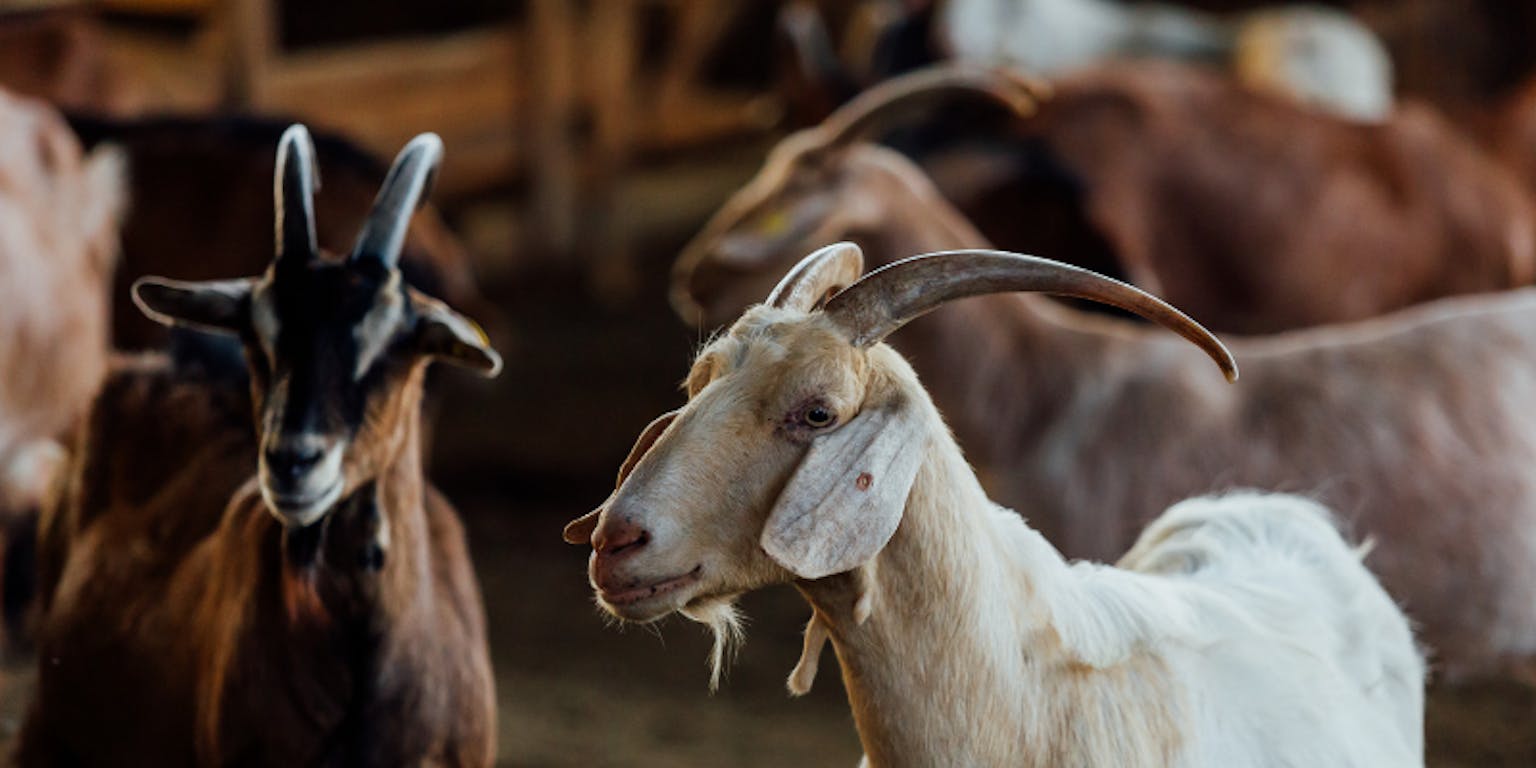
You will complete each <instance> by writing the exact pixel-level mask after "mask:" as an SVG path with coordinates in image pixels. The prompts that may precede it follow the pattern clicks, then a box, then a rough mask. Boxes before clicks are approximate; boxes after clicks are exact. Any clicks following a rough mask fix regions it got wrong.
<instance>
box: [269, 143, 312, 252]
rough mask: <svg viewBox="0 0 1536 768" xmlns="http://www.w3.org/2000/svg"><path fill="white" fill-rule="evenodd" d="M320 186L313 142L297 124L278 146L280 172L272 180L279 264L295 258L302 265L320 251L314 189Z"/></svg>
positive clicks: (277, 171)
mask: <svg viewBox="0 0 1536 768" xmlns="http://www.w3.org/2000/svg"><path fill="white" fill-rule="evenodd" d="M319 186H320V177H319V174H318V173H317V172H316V171H315V142H314V139H312V138H310V136H309V129H308V128H305V127H304V126H303V125H301V124H299V123H294V124H293V125H290V126H288V130H286V131H283V138H282V139H281V140H279V141H278V143H277V170H276V173H275V174H274V178H273V180H272V201H273V210H274V211H275V212H276V214H277V228H276V229H277V258H278V261H279V262H284V261H285V260H287V259H288V258H290V257H293V258H297V259H298V260H300V263H303V262H307V261H309V259H311V258H313V257H314V256H315V255H316V254H318V253H319V252H320V248H319V245H318V243H317V242H316V240H315V189H316V188H318V187H319ZM290 263H291V262H290Z"/></svg>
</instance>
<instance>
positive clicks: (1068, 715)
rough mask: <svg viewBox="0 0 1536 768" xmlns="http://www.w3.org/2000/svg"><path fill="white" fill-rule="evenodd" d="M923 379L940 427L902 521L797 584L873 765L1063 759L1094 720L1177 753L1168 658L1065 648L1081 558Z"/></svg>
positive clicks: (1113, 735)
mask: <svg viewBox="0 0 1536 768" xmlns="http://www.w3.org/2000/svg"><path fill="white" fill-rule="evenodd" d="M910 388H911V390H912V393H911V394H912V397H913V400H914V401H920V402H922V403H923V404H924V405H925V408H926V410H927V411H928V412H929V413H928V415H927V418H929V419H931V420H932V422H933V428H932V430H931V434H933V435H934V436H935V437H934V439H933V441H932V442H931V444H930V446H929V448H928V450H927V454H926V456H925V457H924V460H923V461H924V463H923V466H922V468H921V469H920V470H919V472H918V475H917V479H916V482H915V483H914V485H913V487H912V491H911V494H910V496H909V498H908V501H907V505H906V510H905V513H904V517H903V518H902V522H901V525H900V527H899V528H898V529H897V531H896V534H895V535H894V536H893V537H892V539H891V541H890V543H889V544H887V545H886V547H885V549H884V550H882V551H881V553H880V554H879V555H878V556H877V557H876V558H875V560H874V561H872V562H871V563H870V564H868V565H865V566H863V567H861V568H859V569H858V570H856V571H853V572H850V573H846V574H840V575H837V576H832V577H829V578H825V579H819V580H815V581H799V582H797V587H798V588H799V590H800V592H801V593H802V594H803V595H804V596H805V597H806V599H807V600H808V601H809V602H810V603H811V604H812V606H813V607H814V608H815V610H816V614H817V617H818V618H817V621H821V622H823V623H824V626H825V628H826V630H827V633H828V635H829V636H830V638H831V640H832V643H833V647H834V649H835V650H836V653H837V657H838V661H839V663H840V665H841V667H842V670H843V684H844V686H845V688H846V689H847V692H848V699H849V703H850V705H851V707H852V709H853V713H854V718H855V720H856V722H857V724H858V729H859V737H860V739H861V740H862V742H863V746H864V749H865V752H866V754H867V755H868V761H869V764H870V765H875V766H899V765H944V764H953V765H999V764H1011V765H1031V766H1034V765H1038V766H1048V765H1058V764H1061V763H1062V761H1063V760H1069V759H1070V756H1071V755H1073V754H1076V752H1074V750H1075V749H1077V748H1078V747H1079V746H1080V745H1078V744H1077V743H1076V742H1077V741H1079V740H1081V739H1082V738H1084V730H1085V729H1088V730H1094V731H1099V732H1097V733H1093V734H1091V736H1090V737H1092V738H1098V737H1102V738H1104V739H1105V740H1106V741H1105V743H1110V742H1113V741H1115V740H1117V739H1121V740H1123V739H1140V740H1142V741H1143V742H1144V743H1143V744H1142V745H1141V748H1140V751H1139V754H1142V755H1145V756H1146V760H1147V763H1146V764H1147V765H1149V766H1150V765H1166V764H1169V763H1171V762H1173V754H1174V752H1175V750H1176V749H1177V741H1178V739H1177V734H1176V732H1175V731H1174V730H1173V728H1172V726H1171V720H1170V719H1169V717H1170V715H1169V707H1168V705H1167V702H1168V701H1169V700H1170V694H1169V681H1168V680H1167V679H1166V676H1165V673H1164V668H1163V667H1162V665H1161V664H1160V663H1159V662H1157V661H1156V660H1154V659H1151V658H1141V657H1134V656H1133V657H1132V658H1131V659H1129V660H1128V661H1126V662H1125V663H1123V664H1119V665H1116V666H1115V667H1114V668H1111V669H1102V670H1098V669H1093V668H1090V667H1088V666H1087V665H1085V664H1084V663H1082V662H1081V661H1080V660H1078V659H1076V658H1074V657H1073V656H1071V655H1069V654H1068V653H1067V651H1065V650H1064V649H1063V647H1062V644H1061V640H1060V636H1059V634H1058V630H1057V628H1056V626H1055V625H1054V624H1053V620H1052V618H1051V616H1052V610H1051V606H1050V605H1049V604H1048V603H1047V600H1048V595H1049V594H1050V593H1052V592H1053V591H1054V590H1053V586H1054V585H1056V584H1059V583H1061V582H1063V581H1065V580H1068V579H1070V578H1071V574H1070V573H1069V569H1068V566H1067V563H1066V561H1065V560H1064V559H1063V558H1062V556H1061V554H1060V553H1059V552H1057V551H1056V550H1055V549H1054V548H1053V547H1051V545H1050V544H1049V543H1047V542H1046V541H1045V539H1044V538H1043V537H1042V536H1041V535H1040V534H1039V533H1037V532H1035V531H1033V530H1031V529H1030V528H1029V527H1028V526H1026V525H1025V524H1024V523H1023V521H1022V520H1021V519H1020V518H1019V516H1018V515H1017V514H1015V513H1014V512H1012V511H1010V510H1007V509H1004V508H1002V507H999V506H997V505H996V504H994V503H992V502H991V501H990V500H988V498H987V496H986V494H985V492H984V491H983V490H982V488H981V486H980V484H979V483H978V482H977V480H976V477H975V475H974V474H973V473H972V472H971V470H970V468H969V467H968V466H967V465H966V462H965V459H964V457H962V456H961V454H960V450H959V448H958V447H957V446H956V445H955V443H954V441H953V440H952V439H951V438H949V437H948V434H947V432H946V430H945V429H944V428H943V425H942V424H941V423H940V417H939V416H938V413H937V412H936V411H935V410H934V409H933V407H932V405H931V403H930V401H928V399H927V397H926V396H925V395H924V394H923V393H922V390H921V388H920V387H918V386H917V384H916V383H915V382H913V383H912V384H911V387H910ZM998 680H1008V681H1010V683H1009V684H1007V685H998V684H997V681H998ZM1012 681H1018V682H1017V683H1014V682H1012ZM914 691H921V692H923V694H922V695H920V696H914V695H912V694H913V692H914ZM1020 691H1031V692H1032V694H1031V696H1030V697H1029V698H1028V700H1025V699H1024V698H1021V697H1020V696H1018V693H1019V692H1020ZM1138 700H1139V701H1138ZM1087 715H1094V716H1087ZM1133 720H1136V722H1132V721H1133ZM998 723H1011V724H1014V725H1015V727H1014V728H1011V729H1009V728H1003V729H999V728H998V727H997V724H998ZM1026 745H1027V746H1026ZM1026 749H1027V750H1028V754H1024V752H1025V750H1026ZM1131 753H1138V752H1131Z"/></svg>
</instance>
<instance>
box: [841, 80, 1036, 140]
mask: <svg viewBox="0 0 1536 768" xmlns="http://www.w3.org/2000/svg"><path fill="white" fill-rule="evenodd" d="M1048 92H1049V86H1047V85H1046V84H1044V83H1043V82H1040V81H1037V80H1035V79H1033V78H1028V77H1025V76H1024V75H1022V74H1020V73H1017V72H1010V71H1007V70H1003V69H991V68H985V67H977V66H974V65H964V64H942V65H939V66H934V67H929V68H927V69H922V70H919V71H917V72H913V73H911V74H906V75H902V76H901V77H897V78H892V79H890V80H887V81H885V82H883V83H881V84H879V85H877V86H875V87H873V88H870V89H869V90H867V91H865V92H863V93H861V94H859V95H858V96H857V97H856V98H854V99H853V100H852V101H850V102H848V103H847V104H844V105H843V106H842V108H840V109H838V110H837V111H836V112H833V113H832V114H831V115H830V116H828V117H827V119H826V120H825V121H823V122H822V124H821V126H820V130H821V131H822V132H823V134H824V136H825V141H826V143H827V144H828V145H837V144H846V143H849V142H852V141H857V140H859V139H861V138H863V137H864V136H865V135H867V134H868V133H869V132H870V131H872V130H873V129H874V128H875V127H877V126H878V125H880V124H881V123H882V122H884V121H886V120H887V119H889V118H890V117H891V116H892V115H895V114H897V113H900V112H903V111H905V110H907V109H909V108H912V107H916V106H923V105H927V104H929V103H931V102H933V101H936V100H939V99H944V98H948V97H951V96H954V95H957V94H971V95H980V96H987V97H990V98H992V99H995V100H997V101H999V102H1001V103H1002V104H1003V105H1004V106H1007V107H1008V108H1009V109H1011V110H1013V112H1014V113H1015V114H1017V115H1020V116H1028V115H1031V114H1034V112H1035V109H1036V107H1037V106H1038V104H1039V100H1040V98H1041V96H1042V95H1044V94H1047V93H1048Z"/></svg>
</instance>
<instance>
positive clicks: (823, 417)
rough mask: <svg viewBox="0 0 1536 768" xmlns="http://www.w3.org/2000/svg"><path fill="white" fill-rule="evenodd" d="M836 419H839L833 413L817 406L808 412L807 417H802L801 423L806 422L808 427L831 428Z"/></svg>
mask: <svg viewBox="0 0 1536 768" xmlns="http://www.w3.org/2000/svg"><path fill="white" fill-rule="evenodd" d="M835 418H837V417H836V416H834V415H832V412H831V411H829V410H827V409H826V408H823V407H821V406H819V405H817V406H812V407H811V408H810V409H809V410H807V411H806V412H805V415H804V416H802V417H801V421H804V422H805V425H806V426H808V427H814V428H816V429H821V428H822V427H828V426H831V425H832V421H833V419H835Z"/></svg>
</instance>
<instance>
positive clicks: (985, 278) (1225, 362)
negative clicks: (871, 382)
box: [826, 249, 1237, 381]
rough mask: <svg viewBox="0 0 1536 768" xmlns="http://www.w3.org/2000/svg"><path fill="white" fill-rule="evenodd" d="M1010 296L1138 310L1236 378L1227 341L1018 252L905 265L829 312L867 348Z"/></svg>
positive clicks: (1134, 293) (948, 256) (1123, 289)
mask: <svg viewBox="0 0 1536 768" xmlns="http://www.w3.org/2000/svg"><path fill="white" fill-rule="evenodd" d="M1009 291H1026V292H1030V293H1045V294H1050V295H1053V296H1070V297H1072V298H1078V299H1088V300H1090V301H1097V302H1099V303H1101V304H1108V305H1110V306H1112V307H1119V308H1120V309H1123V310H1126V311H1128V312H1135V313H1136V314H1138V315H1141V316H1142V317H1144V318H1146V319H1148V320H1151V321H1153V322H1155V323H1157V324H1159V325H1162V326H1164V327H1166V328H1168V329H1169V330H1172V331H1173V332H1175V333H1177V334H1179V335H1180V336H1183V337H1184V338H1186V339H1188V340H1189V341H1190V342H1192V343H1193V344H1194V345H1195V346H1197V347H1199V348H1200V349H1201V350H1203V351H1204V352H1205V353H1206V354H1207V355H1210V357H1211V359H1212V360H1214V361H1216V365H1218V366H1220V368H1221V371H1222V373H1224V374H1226V377H1227V380H1228V381H1236V380H1237V362H1236V361H1235V360H1233V359H1232V353H1231V352H1229V351H1227V348H1226V347H1225V346H1223V345H1222V343H1221V341H1219V340H1218V339H1217V338H1216V337H1215V336H1214V335H1212V334H1211V332H1210V331H1207V330H1206V329H1205V328H1203V327H1201V325H1200V324H1199V323H1196V322H1195V321H1194V320H1191V319H1190V318H1189V317H1188V316H1187V315H1185V314H1184V313H1183V312H1180V311H1179V310H1177V309H1175V308H1173V307H1172V306H1170V305H1169V304H1167V303H1165V302H1164V301H1163V300H1161V299H1159V298H1157V297H1155V296H1153V295H1151V294H1149V293H1146V292H1144V291H1142V290H1141V289H1139V288H1135V287H1133V286H1130V285H1127V284H1125V283H1122V282H1120V281H1119V280H1113V279H1110V278H1108V277H1105V276H1103V275H1100V274H1098V273H1095V272H1090V271H1088V270H1086V269H1081V268H1079V267H1074V266H1071V265H1068V264H1062V263H1060V262H1055V261H1051V260H1050V259H1041V258H1037V257H1034V256H1025V255H1023V254H1019V253H1008V252H1006V251H990V250H981V249H968V250H960V251H943V252H939V253H929V254H924V255H922V256H913V257H912V258H909V259H902V260H901V261H898V262H894V263H892V264H887V265H886V266H884V267H881V268H880V269H877V270H875V271H873V272H870V273H869V274H867V275H865V276H864V278H863V279H862V280H859V281H858V282H856V283H854V284H853V285H851V286H849V287H848V289H847V290H845V291H843V292H842V293H839V294H837V295H836V296H833V297H832V298H831V300H829V301H828V302H827V306H826V312H827V314H828V315H830V316H831V317H832V318H833V320H834V321H835V322H836V323H837V324H838V325H839V326H841V327H842V328H843V329H844V330H846V331H847V332H848V334H849V339H850V341H852V343H853V344H854V345H856V346H861V347H867V346H870V345H873V344H877V343H879V342H880V341H881V340H882V339H884V338H885V337H886V336H888V335H890V333H891V332H892V331H895V330H896V329H897V328H900V327H901V326H902V325H905V324H906V323H907V322H908V321H910V320H913V319H915V318H917V317H919V316H921V315H922V314H924V313H926V312H928V311H929V310H931V309H934V308H935V307H938V306H939V305H941V304H944V303H945V302H949V301H954V300H956V299H963V298H966V297H968V296H980V295H983V294H988V293H1004V292H1009Z"/></svg>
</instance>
